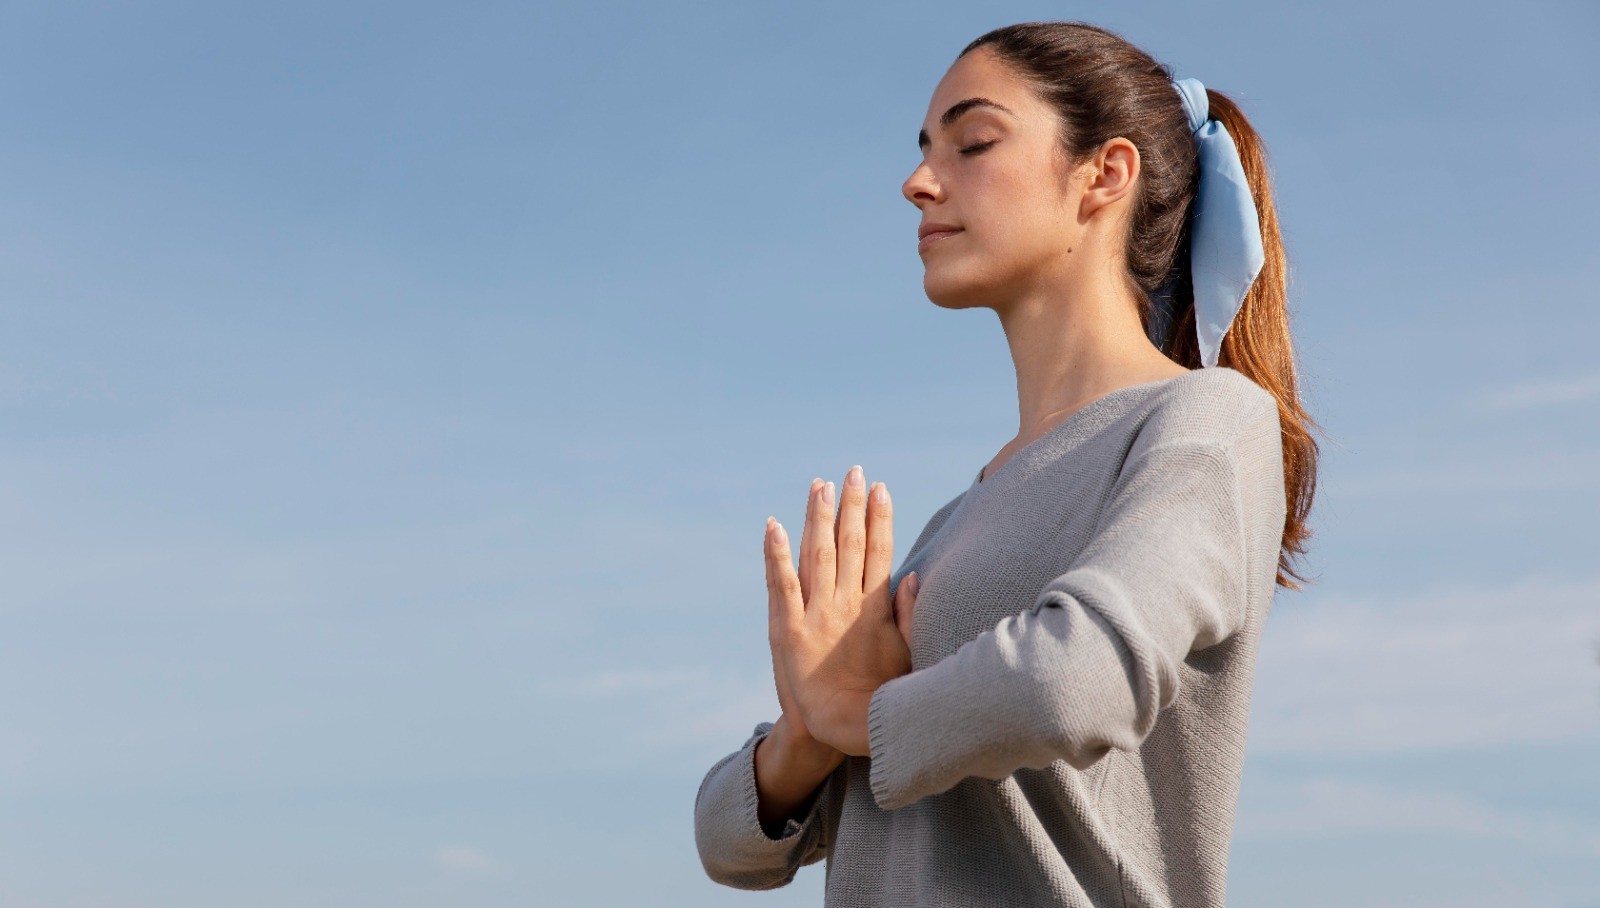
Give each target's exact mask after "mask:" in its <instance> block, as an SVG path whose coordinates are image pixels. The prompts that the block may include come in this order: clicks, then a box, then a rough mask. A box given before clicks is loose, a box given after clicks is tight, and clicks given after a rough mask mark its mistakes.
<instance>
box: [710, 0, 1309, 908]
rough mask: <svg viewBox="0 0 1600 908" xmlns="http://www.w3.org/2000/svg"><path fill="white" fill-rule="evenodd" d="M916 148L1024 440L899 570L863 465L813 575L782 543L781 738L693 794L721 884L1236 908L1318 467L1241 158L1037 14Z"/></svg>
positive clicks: (1183, 86)
mask: <svg viewBox="0 0 1600 908" xmlns="http://www.w3.org/2000/svg"><path fill="white" fill-rule="evenodd" d="M918 141H919V144H920V145H921V148H922V152H923V160H922V163H921V164H919V165H918V166H917V168H916V170H915V171H913V173H912V174H911V176H910V178H909V179H907V180H906V182H905V185H904V187H903V189H904V193H905V196H906V199H907V200H909V201H910V202H911V203H912V204H913V205H915V206H916V207H917V208H918V209H919V210H920V211H921V224H920V225H919V226H920V230H919V244H918V250H919V253H920V255H921V256H922V259H923V263H924V266H925V269H926V272H925V277H924V286H925V289H926V290H927V294H928V297H929V298H930V299H931V300H933V302H934V303H935V304H937V305H939V306H942V307H945V308H950V309H965V308H970V307H977V306H981V307H985V308H989V309H993V310H994V311H995V313H996V315H998V316H999V319H1000V324H1001V327H1002V328H1003V329H1004V331H1005V336H1006V339H1007V341H1008V342H1009V344H1010V348H1011V357H1012V360H1013V362H1014V364H1015V366H1016V371H1017V393H1018V409H1019V413H1020V423H1021V425H1020V430H1019V431H1018V433H1017V437H1016V438H1015V439H1013V440H1012V441H1011V442H1010V443H1008V444H1007V445H1005V447H1004V448H1002V449H1001V450H1000V452H999V453H998V454H996V455H995V457H994V458H993V459H992V460H990V461H989V463H987V464H985V465H984V466H983V467H982V468H981V469H979V470H978V471H977V474H976V475H975V476H974V478H973V480H972V482H971V484H970V485H969V486H968V488H967V489H966V490H965V491H964V492H962V493H961V494H960V495H957V496H956V497H955V498H953V499H951V500H950V501H949V502H948V503H947V504H945V505H944V506H943V507H941V508H940V509H939V510H938V511H937V512H935V513H934V515H933V517H932V518H931V519H930V520H929V522H928V525H927V526H926V527H924V528H923V530H922V532H921V533H920V534H919V535H918V537H917V539H916V541H915V543H914V544H913V545H912V547H911V550H910V552H909V553H908V554H907V557H906V560H905V561H904V563H902V565H901V566H900V569H899V570H898V571H897V572H894V571H891V568H892V561H891V558H892V551H893V547H892V546H893V543H892V514H891V506H890V501H889V496H888V492H887V489H886V488H885V487H884V486H883V485H882V484H881V483H873V484H872V486H871V487H870V489H869V488H868V486H867V484H866V482H865V479H864V477H863V476H862V474H861V470H860V468H859V467H855V468H852V469H851V470H850V472H849V474H848V475H847V479H846V481H845V483H844V484H843V485H842V487H840V488H839V489H838V491H837V494H836V492H835V489H834V486H833V484H832V483H823V482H822V480H820V479H817V480H814V481H813V482H812V484H811V492H810V497H809V499H808V502H807V508H806V520H805V526H804V528H803V531H802V538H801V541H800V544H799V552H798V556H799V568H798V570H796V569H795V568H794V567H793V565H792V561H791V558H792V555H791V550H790V543H789V539H788V536H787V534H786V533H785V532H784V530H783V528H782V527H781V526H778V525H777V524H776V522H775V521H773V520H772V519H771V518H768V523H767V534H766V538H765V542H764V547H765V558H766V562H767V582H768V590H769V604H768V609H769V616H770V623H769V627H770V635H769V636H770V641H771V644H772V656H773V669H774V676H775V680H776V683H777V688H778V699H779V701H780V705H781V707H782V714H781V715H780V716H779V718H778V720H777V721H776V722H775V723H773V722H762V723H759V724H758V725H757V726H756V728H755V732H754V734H752V735H751V737H750V738H749V740H747V741H746V742H745V743H744V745H743V747H742V748H740V749H739V750H737V751H735V752H734V753H732V754H729V755H728V756H727V757H725V758H723V759H722V760H720V761H719V762H718V763H717V764H716V765H714V766H713V767H712V768H711V770H710V771H709V772H708V773H707V775H706V777H705V779H704V781H703V782H702V783H701V785H700V788H699V791H698V793H697V795H696V798H695V835H696V842H697V845H698V848H699V852H700V856H701V859H702V861H703V863H704V865H705V869H706V872H707V873H708V874H709V875H710V876H711V878H712V879H714V880H716V881H717V882H720V883H724V884H726V885H729V886H734V887H738V888H743V889H771V888H775V887H778V886H783V885H786V884H787V883H789V882H790V881H791V880H792V879H793V878H794V875H795V873H796V871H797V870H798V869H799V868H800V867H801V866H803V865H806V864H810V863H813V862H815V861H818V860H821V859H822V858H824V857H826V858H827V861H828V863H827V877H826V893H827V897H826V904H827V905H830V906H840V908H842V906H873V908H885V906H901V905H904V906H913V905H917V906H921V905H951V906H955V905H961V906H967V905H985V906H1041V905H1074V906H1107V905H1118V906H1122V905H1139V906H1176V905H1183V906H1220V905H1222V904H1223V889H1224V881H1225V878H1226V870H1227V856H1228V845H1229V838H1230V834H1231V830H1232V823H1233V814H1234V808H1235V805H1236V801H1237V797H1238V790H1239V781H1240V772H1241V768H1242V764H1243V758H1244V743H1245V730H1246V724H1247V717H1248V709H1249V702H1250V694H1251V688H1252V683H1253V670H1254V662H1255V650H1256V644H1257V641H1258V639H1259V636H1260V633H1261V629H1262V625H1263V623H1264V622H1265V620H1266V617H1267V613H1268V610H1269V608H1270V606H1271V603H1272V597H1273V594H1274V592H1275V590H1276V588H1277V587H1278V586H1280V585H1281V586H1285V587H1289V588H1290V589H1299V588H1300V587H1299V586H1298V585H1296V584H1295V583H1294V582H1292V581H1291V580H1290V579H1289V578H1290V577H1294V578H1295V579H1298V580H1301V581H1302V582H1303V581H1304V579H1305V578H1303V577H1301V576H1300V575H1299V574H1297V573H1295V572H1293V571H1291V570H1290V569H1289V566H1288V562H1287V559H1288V556H1289V555H1290V554H1296V553H1303V552H1304V547H1303V543H1304V541H1305V539H1306V538H1307V536H1308V535H1309V531H1308V530H1307V528H1306V523H1305V521H1306V517H1307V515H1308V513H1309V509H1310V503H1311V498H1312V494H1313V490H1314V486H1315V467H1316V454H1317V445H1316V443H1315V442H1314V441H1313V439H1312V438H1311V436H1310V433H1309V431H1308V427H1310V426H1312V425H1313V423H1312V422H1311V420H1310V419H1309V418H1308V416H1307V415H1306V413H1305V411H1304V409H1303V408H1302V407H1301V405H1300V402H1299V400H1298V395H1297V392H1296V381H1295V372H1294V357H1293V351H1292V346H1291V342H1290V336H1289V324H1288V317H1287V311H1286V275H1285V262H1284V255H1283V250H1282V247H1281V244H1280V240H1279V235H1278V227H1277V221H1276V217H1275V214H1274V212H1273V203H1272V195H1271V190H1270V187H1269V184H1268V177H1267V168H1266V164H1265V157H1264V153H1263V150H1262V147H1261V142H1260V139H1259V138H1258V137H1257V135H1256V133H1255V131H1254V130H1253V129H1252V128H1251V127H1250V125H1249V123H1248V122H1247V121H1246V120H1245V118H1244V115H1243V114H1242V113H1241V112H1240V110H1239V108H1238V107H1237V106H1236V105H1235V104H1234V103H1233V102H1232V101H1230V100H1229V99H1228V98H1227V97H1226V96H1225V95H1222V94H1220V93H1218V92H1216V91H1212V90H1208V89H1206V88H1205V87H1204V86H1203V85H1201V84H1200V83H1199V82H1198V81H1196V80H1193V79H1179V80H1174V79H1173V77H1172V73H1171V71H1170V70H1169V69H1168V68H1167V67H1165V66H1162V65H1161V64H1159V63H1157V62H1156V61H1155V60H1153V59H1151V58H1150V57H1149V56H1148V55H1147V54H1145V53H1143V52H1142V51H1140V50H1139V49H1137V48H1135V47H1133V46H1132V45H1130V44H1128V43H1127V42H1126V41H1124V40H1123V39H1122V38H1120V37H1118V36H1117V35H1115V34H1112V33H1110V32H1108V31H1106V30H1104V29H1101V28H1097V27H1095V26H1091V25H1086V24H1083V23H1077V22H1045V23H1038V22H1035V23H1024V24H1020V25H1014V26H1009V27H1006V28H1001V29H997V30H995V31H993V32H990V33H988V34H986V35H984V36H982V37H981V38H979V39H978V40H976V41H974V42H973V43H972V44H971V45H969V46H968V47H967V48H966V49H965V50H963V51H962V53H961V55H960V56H959V57H958V58H957V60H956V62H955V63H954V64H953V65H952V66H951V67H950V69H949V71H948V72H947V73H946V74H945V76H944V78H943V79H942V80H941V81H940V82H939V85H938V87H937V88H936V89H935V91H934V94H933V99H932V102H931V103H930V105H929V108H928V114H927V117H926V119H925V120H924V123H923V128H922V132H921V134H920V135H919V137H918ZM836 498H837V508H836V507H835V499H836ZM836 510H837V513H835V511H836Z"/></svg>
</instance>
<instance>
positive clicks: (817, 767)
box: [755, 715, 845, 835]
mask: <svg viewBox="0 0 1600 908" xmlns="http://www.w3.org/2000/svg"><path fill="white" fill-rule="evenodd" d="M844 756H845V755H844V754H843V753H842V752H840V751H838V750H836V749H834V748H832V747H830V746H828V745H826V744H822V743H820V742H818V741H816V740H815V739H812V738H804V739H798V738H796V737H795V736H794V735H793V733H792V732H791V729H790V725H789V723H788V720H787V717H786V716H781V715H780V716H779V717H778V721H777V722H776V723H774V725H773V729H772V731H771V732H770V733H769V734H768V735H767V736H766V737H765V738H763V739H761V741H760V742H758V743H757V745H756V753H755V774H756V791H757V793H758V794H759V804H758V806H757V809H756V815H757V817H758V818H759V819H760V821H761V826H762V828H763V830H765V831H766V832H767V834H768V835H774V833H775V832H776V831H777V830H781V829H783V824H784V821H786V820H788V819H790V818H796V819H798V818H799V816H800V815H801V814H802V813H803V812H804V810H805V808H806V807H807V806H808V805H809V804H810V801H811V799H812V797H813V796H814V795H815V794H816V793H817V790H818V789H819V788H820V787H821V785H822V783H823V782H824V781H825V780H826V779H827V778H828V774H829V773H831V772H833V771H834V769H836V768H838V766H839V764H840V763H842V762H844Z"/></svg>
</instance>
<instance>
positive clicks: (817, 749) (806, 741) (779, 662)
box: [762, 477, 844, 760]
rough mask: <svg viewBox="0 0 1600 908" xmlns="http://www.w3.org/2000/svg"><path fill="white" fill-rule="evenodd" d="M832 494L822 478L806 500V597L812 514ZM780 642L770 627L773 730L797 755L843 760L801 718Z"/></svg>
mask: <svg viewBox="0 0 1600 908" xmlns="http://www.w3.org/2000/svg"><path fill="white" fill-rule="evenodd" d="M832 494H833V483H831V482H829V483H824V482H823V481H822V478H821V477H818V478H816V479H813V480H811V491H810V494H808V495H807V497H806V520H805V524H804V526H805V529H804V530H802V531H801V536H800V570H799V574H800V589H801V594H802V595H803V596H809V595H811V571H810V570H809V564H810V560H811V559H809V558H807V557H806V554H807V553H808V552H809V551H810V550H811V548H812V547H814V546H815V545H816V544H817V540H816V539H815V538H813V537H814V536H815V535H816V534H814V533H812V532H810V527H811V526H812V524H813V520H812V517H813V515H816V516H819V517H820V516H825V515H824V514H823V512H822V511H821V509H822V508H825V507H831V505H832ZM765 544H766V543H765V541H763V543H762V545H763V547H764V546H765ZM762 560H763V561H764V562H766V563H767V564H768V566H769V568H770V565H771V562H770V561H768V560H767V558H766V553H765V551H763V553H762ZM767 573H768V576H767V586H768V588H769V589H770V588H771V586H772V583H773V579H772V576H771V570H770V569H769V570H768V572H767ZM780 639H781V638H780V636H779V635H778V633H777V630H776V628H770V627H769V630H768V633H767V645H768V646H769V648H770V649H771V650H772V675H773V680H774V682H775V683H776V684H777V688H778V707H779V708H780V709H782V710H783V715H781V716H779V717H778V721H777V723H776V725H777V726H779V727H778V728H775V729H774V731H776V732H781V733H782V734H781V737H782V738H783V739H784V743H785V744H786V745H787V746H789V747H792V748H793V749H794V750H795V751H796V752H798V753H802V754H805V755H807V756H811V757H814V758H816V759H818V760H832V759H833V758H835V757H837V758H838V759H840V760H843V759H844V752H843V751H841V750H839V749H838V748H836V747H834V746H832V745H830V744H824V743H822V742H821V741H818V740H817V739H816V738H813V737H812V736H811V732H810V730H809V729H807V728H806V726H805V722H804V721H803V720H802V719H801V718H800V709H799V707H798V705H797V704H796V703H795V699H794V689H793V687H792V686H791V685H790V684H789V678H788V675H787V673H786V672H785V671H784V670H783V665H784V660H783V659H781V658H779V656H778V641H779V640H780Z"/></svg>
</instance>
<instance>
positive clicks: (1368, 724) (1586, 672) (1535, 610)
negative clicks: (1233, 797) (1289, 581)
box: [1250, 578, 1600, 754]
mask: <svg viewBox="0 0 1600 908" xmlns="http://www.w3.org/2000/svg"><path fill="white" fill-rule="evenodd" d="M1597 637H1600V578H1594V579H1588V580H1582V581H1569V582H1563V581H1555V580H1545V579H1541V578H1536V579H1530V580H1527V581H1525V582H1522V583H1517V584H1511V585H1506V586H1499V587H1491V588H1484V587H1474V586H1467V585H1460V586H1451V587H1444V588H1436V589H1433V590H1429V591H1426V592H1423V593H1419V594H1416V595H1413V596H1408V597H1395V598H1364V599H1363V598H1350V597H1341V596H1327V597H1323V598H1319V599H1312V600H1301V599H1295V600H1293V601H1292V604H1290V603H1282V602H1280V603H1279V604H1278V605H1277V606H1276V607H1275V608H1274V610H1273V612H1272V614H1271V617H1270V618H1269V620H1268V622H1267V628H1266V631H1265V633H1264V634H1263V638H1262V641H1261V650H1260V653H1259V656H1258V661H1257V675H1256V682H1255V695H1254V704H1253V707H1252V715H1251V727H1250V747H1251V748H1252V750H1259V751H1264V752H1268V753H1273V752H1279V753H1303V754H1356V753H1392V752H1399V751H1410V750H1418V749H1428V748H1455V747H1473V746H1490V745H1499V744H1513V743H1534V742H1557V741H1573V740H1594V741H1600V666H1597V665H1596V662H1595V654H1594V641H1595V640H1596V638H1597Z"/></svg>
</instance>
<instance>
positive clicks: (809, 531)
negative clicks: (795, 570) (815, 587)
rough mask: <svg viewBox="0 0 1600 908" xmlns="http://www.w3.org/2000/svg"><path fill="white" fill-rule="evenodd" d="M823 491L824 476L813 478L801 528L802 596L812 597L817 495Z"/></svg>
mask: <svg viewBox="0 0 1600 908" xmlns="http://www.w3.org/2000/svg"><path fill="white" fill-rule="evenodd" d="M821 491H822V477H820V476H819V477H817V478H816V479H813V480H811V491H810V492H808V493H807V494H806V522H805V524H804V525H803V526H802V527H801V528H800V596H801V598H803V599H806V600H810V598H811V552H812V550H813V549H815V548H816V547H817V532H818V530H817V496H818V495H819V494H821Z"/></svg>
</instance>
